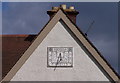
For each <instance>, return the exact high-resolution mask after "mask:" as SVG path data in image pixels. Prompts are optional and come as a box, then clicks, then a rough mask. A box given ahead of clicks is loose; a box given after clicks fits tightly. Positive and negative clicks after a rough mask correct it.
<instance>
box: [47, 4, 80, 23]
mask: <svg viewBox="0 0 120 83" xmlns="http://www.w3.org/2000/svg"><path fill="white" fill-rule="evenodd" d="M59 9H62V10H63V11H64V12H65V13H66V14H67V16H68V17H69V18H70V19H71V20H72V22H74V23H76V16H77V15H78V14H79V12H78V11H76V10H75V9H74V6H70V7H69V8H68V9H67V7H66V5H60V7H52V10H49V11H47V14H48V15H49V16H50V19H51V18H52V17H54V15H55V14H56V13H57V11H58V10H59Z"/></svg>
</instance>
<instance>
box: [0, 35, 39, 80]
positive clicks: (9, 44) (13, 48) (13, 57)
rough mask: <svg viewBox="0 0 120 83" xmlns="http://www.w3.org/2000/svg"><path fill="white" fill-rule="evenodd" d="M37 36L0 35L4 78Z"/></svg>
mask: <svg viewBox="0 0 120 83" xmlns="http://www.w3.org/2000/svg"><path fill="white" fill-rule="evenodd" d="M36 36H37V35H0V37H2V78H4V77H5V76H6V74H7V73H8V72H9V71H10V69H11V68H12V67H13V66H14V65H15V63H16V62H17V61H18V60H19V58H20V57H21V56H22V54H23V53H24V52H25V51H26V49H27V48H28V47H29V46H30V45H31V43H32V41H33V40H34V39H35V37H36ZM0 43H1V41H0Z"/></svg>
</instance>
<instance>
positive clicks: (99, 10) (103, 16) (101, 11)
mask: <svg viewBox="0 0 120 83" xmlns="http://www.w3.org/2000/svg"><path fill="white" fill-rule="evenodd" d="M60 4H66V5H67V7H69V6H74V7H75V9H76V10H77V11H79V15H78V16H77V23H76V25H77V26H78V27H79V28H80V29H81V30H82V31H83V33H85V32H86V31H87V29H88V28H89V26H90V24H91V23H92V21H93V20H94V21H95V23H94V24H93V26H92V28H91V30H90V31H89V32H88V36H87V37H88V39H89V40H90V41H91V42H92V43H93V44H94V45H95V47H96V48H97V49H98V50H99V51H100V52H101V54H102V55H103V56H104V57H105V59H106V60H107V61H108V62H109V63H110V64H111V66H112V67H113V68H114V69H115V71H116V72H118V70H120V69H118V3H117V2H72V3H70V2H69V3H68V2H3V3H2V34H37V33H39V32H40V30H41V29H42V28H43V27H44V25H45V24H46V23H47V22H48V21H49V16H48V15H47V10H51V8H52V7H53V6H59V5H60ZM119 74H120V73H119Z"/></svg>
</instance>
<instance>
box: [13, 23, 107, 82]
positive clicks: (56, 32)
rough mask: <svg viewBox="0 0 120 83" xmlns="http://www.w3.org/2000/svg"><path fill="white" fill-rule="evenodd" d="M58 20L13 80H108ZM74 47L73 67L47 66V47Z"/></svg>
mask: <svg viewBox="0 0 120 83" xmlns="http://www.w3.org/2000/svg"><path fill="white" fill-rule="evenodd" d="M63 25H64V24H63V23H62V24H61V22H58V23H57V24H56V25H55V26H54V28H53V29H52V30H51V31H50V33H49V34H48V35H47V37H46V38H45V39H44V40H43V41H42V43H41V44H40V45H39V46H38V47H37V48H36V49H35V51H34V52H33V53H32V55H31V56H30V57H29V59H28V60H27V61H26V62H25V64H24V65H23V66H22V67H21V68H20V70H19V71H18V72H17V73H16V75H15V76H14V77H13V78H12V80H11V81H108V79H107V78H106V76H105V75H104V74H103V73H102V72H101V70H100V69H99V68H98V67H97V66H96V64H95V63H94V62H93V61H92V60H91V59H90V58H89V56H90V55H89V56H88V54H87V52H84V51H86V50H85V49H84V50H83V49H82V46H81V45H80V44H78V43H77V42H76V41H75V40H74V38H73V37H72V36H71V35H70V34H69V33H68V31H67V30H66V29H65V28H64V27H66V26H65V25H64V26H63ZM50 46H54V47H73V53H74V54H73V63H74V64H73V67H72V68H66V67H64V68H57V69H56V70H55V71H54V68H50V67H47V47H50Z"/></svg>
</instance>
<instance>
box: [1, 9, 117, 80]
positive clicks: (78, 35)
mask: <svg viewBox="0 0 120 83" xmlns="http://www.w3.org/2000/svg"><path fill="white" fill-rule="evenodd" d="M60 19H62V20H63V21H64V23H65V24H66V25H67V27H68V28H69V30H70V31H71V32H72V33H74V36H75V38H76V39H77V41H79V42H81V43H82V44H83V47H84V48H86V50H87V51H88V52H89V53H90V54H91V56H92V57H93V58H94V60H95V61H96V62H98V63H99V65H100V66H101V67H102V70H103V71H105V72H106V74H107V76H108V77H110V78H112V79H113V80H114V81H118V77H117V75H116V74H115V73H114V72H113V71H112V69H111V68H110V67H109V66H108V64H106V62H105V61H104V60H103V59H102V58H101V56H100V54H99V53H98V52H97V51H96V49H95V48H94V47H93V46H92V45H91V44H90V42H89V41H88V40H87V39H86V37H84V35H83V34H82V32H81V31H79V30H78V28H77V27H76V26H75V25H74V24H73V23H71V21H70V20H69V19H68V18H67V17H66V15H65V14H64V13H63V12H62V11H61V10H59V11H58V13H57V14H56V15H55V16H54V17H53V18H52V19H51V20H50V21H49V23H48V24H47V25H46V26H45V28H44V29H43V30H42V31H41V33H40V34H39V35H38V37H37V38H36V40H35V41H34V42H33V43H32V45H31V46H30V47H29V48H28V50H27V51H26V52H25V53H24V54H23V56H22V57H21V58H20V60H19V61H18V62H17V64H16V65H15V66H14V67H13V68H12V70H11V71H10V72H9V73H8V75H7V76H6V77H5V78H4V79H3V80H10V79H12V77H13V76H14V75H15V74H16V73H17V71H18V70H19V69H20V68H21V66H22V65H23V64H24V63H25V62H26V60H27V59H28V58H29V57H30V56H31V55H32V53H33V52H34V51H35V49H36V48H37V47H38V46H39V45H40V44H41V43H42V42H43V41H44V38H46V36H47V35H48V34H49V32H50V31H51V30H52V29H54V28H53V27H54V26H55V24H56V23H57V22H58V21H59V20H60ZM74 36H73V37H74ZM79 47H80V46H79ZM96 68H97V67H96ZM102 75H103V74H102ZM103 78H104V77H103Z"/></svg>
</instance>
